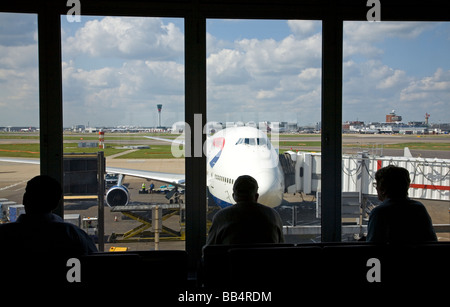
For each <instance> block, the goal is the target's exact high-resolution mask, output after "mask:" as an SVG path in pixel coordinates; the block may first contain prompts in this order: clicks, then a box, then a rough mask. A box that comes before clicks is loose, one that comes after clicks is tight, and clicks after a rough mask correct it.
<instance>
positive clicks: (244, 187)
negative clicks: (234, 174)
mask: <svg viewBox="0 0 450 307" xmlns="http://www.w3.org/2000/svg"><path fill="white" fill-rule="evenodd" d="M258 197H259V194H258V182H256V180H255V178H253V177H252V176H249V175H243V176H239V177H238V178H237V179H236V180H235V181H234V185H233V198H234V200H235V201H236V202H239V201H255V202H256V201H257V200H258Z"/></svg>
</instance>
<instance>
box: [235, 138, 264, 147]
mask: <svg viewBox="0 0 450 307" xmlns="http://www.w3.org/2000/svg"><path fill="white" fill-rule="evenodd" d="M240 144H245V145H250V146H256V145H258V146H267V147H269V148H270V143H268V142H267V139H266V138H240V139H239V140H238V141H237V142H236V145H240Z"/></svg>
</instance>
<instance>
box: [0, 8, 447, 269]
mask: <svg viewBox="0 0 450 307" xmlns="http://www.w3.org/2000/svg"><path fill="white" fill-rule="evenodd" d="M445 5H446V1H444V0H430V1H427V2H426V4H424V3H423V1H418V0H408V1H405V0H396V1H389V2H383V3H382V5H381V20H382V21H384V20H386V21H450V15H449V14H448V11H447V10H445V9H443V8H445ZM69 9H70V7H67V6H66V1H58V2H56V1H52V2H48V1H44V0H39V1H31V0H16V1H4V2H2V3H1V4H0V11H1V12H12V13H37V14H38V36H39V41H38V44H39V47H38V50H39V109H40V151H41V174H47V175H50V176H53V177H54V178H56V179H58V180H59V181H60V182H62V177H63V167H62V165H63V163H62V162H63V150H62V144H63V136H62V131H63V129H62V128H63V122H62V69H61V20H60V18H61V15H65V14H67V12H68V11H69ZM369 9H370V7H368V6H367V5H366V1H360V0H359V1H358V0H340V1H327V0H319V1H313V0H303V1H295V0H267V1H263V2H261V1H255V0H240V1H226V0H210V1H200V0H172V1H167V0H153V1H140V0H130V1H115V0H109V1H105V0H99V1H83V2H82V5H81V13H82V14H83V15H96V16H136V17H175V18H184V24H185V122H186V123H187V124H188V125H189V126H190V127H194V129H193V133H191V137H190V142H187V145H186V147H185V150H186V151H187V152H188V153H191V154H190V155H187V157H186V182H187V185H186V204H189V205H188V207H187V209H186V229H187V231H186V250H187V252H188V254H189V264H190V268H191V269H194V270H195V268H196V265H197V263H198V261H199V260H200V258H201V249H202V247H203V245H204V243H205V242H206V208H207V203H206V196H207V192H206V189H204V188H199V187H206V157H205V156H204V155H202V154H201V153H200V154H198V148H197V147H198V146H195V144H198V141H199V140H198V139H197V140H196V139H195V137H196V136H197V138H198V137H199V136H201V144H203V143H204V142H205V140H206V136H205V135H204V134H203V133H202V127H195V126H194V118H195V117H196V116H197V117H198V116H201V120H202V123H206V122H207V119H206V20H207V19H210V18H230V19H286V20H287V19H303V20H321V21H322V98H321V99H322V104H321V107H322V115H321V119H322V136H321V140H322V186H323V187H326V189H327V193H323V196H322V203H323V204H324V205H323V206H322V221H321V229H322V232H321V233H322V234H321V236H322V241H323V242H333V241H340V240H341V184H342V182H341V159H342V133H341V130H342V86H343V84H342V77H343V76H342V63H343V58H342V49H343V22H344V21H358V20H359V21H364V20H366V14H367V11H368V10H369ZM382 21H381V22H382ZM199 114H200V115H199ZM196 142H197V143H196ZM190 144H194V146H191V145H190ZM200 150H201V149H200ZM201 173H204V174H205V176H198V174H201ZM57 214H59V215H63V207H62V206H60V207H58V209H57Z"/></svg>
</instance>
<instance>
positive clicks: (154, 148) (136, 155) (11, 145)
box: [0, 133, 450, 159]
mask: <svg viewBox="0 0 450 307" xmlns="http://www.w3.org/2000/svg"><path fill="white" fill-rule="evenodd" d="M144 136H158V137H164V138H168V139H169V138H170V139H175V138H177V137H178V136H179V135H173V134H149V133H145V134H128V133H117V134H110V135H108V142H107V144H106V145H107V148H105V149H104V152H105V156H106V157H108V156H111V155H116V154H120V153H123V152H125V151H129V149H128V148H122V146H123V144H119V143H110V142H111V141H112V142H114V141H127V145H130V146H131V145H141V144H142V142H141V141H143V140H146V141H148V139H147V138H145V137H144ZM286 137H287V138H294V137H297V138H301V139H299V140H294V139H292V141H291V140H288V141H279V148H280V153H283V152H285V151H287V150H290V149H291V148H292V149H293V150H308V148H309V149H311V148H319V149H318V151H320V147H321V142H320V140H319V141H307V140H304V139H303V138H306V139H308V138H310V137H320V135H314V134H305V135H298V134H294V135H288V134H286V135H285V134H283V138H286ZM433 137H435V136H433V135H427V136H420V138H427V139H428V141H427V142H407V143H405V142H401V140H400V139H399V141H400V142H399V143H394V144H380V146H381V147H383V148H386V149H403V148H405V147H409V149H411V150H435V151H446V152H450V142H448V141H447V140H445V139H446V138H445V139H444V140H445V141H443V142H439V139H437V138H436V142H435V139H433ZM0 140H5V141H4V142H3V144H0V157H18V158H39V155H40V153H39V152H40V148H39V143H37V142H36V141H39V135H37V134H21V133H14V134H9V133H0ZM26 140H30V143H28V142H27V141H26ZM64 141H65V142H67V143H64V144H63V146H64V153H83V152H85V153H95V152H98V151H99V149H98V148H86V147H84V148H79V147H78V143H79V142H81V141H88V142H95V141H98V136H97V135H96V134H95V135H92V134H91V135H89V134H87V135H80V134H64ZM343 141H344V144H343V147H344V148H350V147H355V144H348V143H347V144H346V141H345V137H344V139H343ZM22 142H26V143H22ZM140 142H141V143H140ZM357 146H358V147H359V148H371V147H373V144H369V143H366V144H364V143H358V144H357ZM117 158H118V159H171V158H174V157H173V155H172V152H171V145H170V144H167V145H151V146H150V149H138V150H134V151H132V152H128V153H126V154H124V155H119V156H118V157H117Z"/></svg>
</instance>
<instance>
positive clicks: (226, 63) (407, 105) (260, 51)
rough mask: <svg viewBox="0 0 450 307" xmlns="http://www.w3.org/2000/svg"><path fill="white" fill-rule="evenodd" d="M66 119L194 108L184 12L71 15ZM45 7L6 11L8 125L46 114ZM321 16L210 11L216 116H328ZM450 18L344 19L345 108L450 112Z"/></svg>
mask: <svg viewBox="0 0 450 307" xmlns="http://www.w3.org/2000/svg"><path fill="white" fill-rule="evenodd" d="M61 23H62V45H63V48H62V49H63V63H62V67H63V71H62V74H63V99H64V126H67V127H68V126H72V125H75V124H84V125H87V124H90V125H91V126H117V125H135V126H155V125H157V123H158V116H157V111H156V105H157V104H159V103H161V104H163V111H162V124H163V125H167V126H170V125H172V124H173V123H174V122H176V121H183V119H184V33H183V32H184V25H183V20H182V19H166V18H163V19H160V18H127V17H125V18H118V17H117V18H116V17H85V16H82V17H81V22H72V23H70V22H68V21H67V20H66V17H65V16H62V18H61ZM36 27H37V26H36V16H35V15H16V14H0V126H8V125H36V126H37V125H38V113H37V110H38V77H37V75H38V69H37V57H38V55H37V40H38V38H37V28H36ZM321 30H322V29H321V22H319V21H255V20H253V21H248V20H247V21H246V20H208V22H207V32H208V33H207V48H208V49H207V70H208V76H207V77H208V78H207V82H208V83H207V84H208V93H207V94H208V96H207V97H208V106H207V108H208V114H207V118H208V120H209V121H221V122H227V121H250V120H252V121H288V122H298V123H299V124H301V125H313V124H315V123H317V122H319V121H320V111H321V108H320V100H321V84H320V81H321V39H322V35H321ZM448 54H450V23H423V22H422V23H412V22H408V23H388V22H383V21H382V22H379V23H369V22H346V23H345V25H344V88H343V102H344V110H343V120H344V121H346V120H363V121H366V122H370V121H384V120H385V115H386V114H387V113H389V112H390V111H391V110H393V109H394V110H396V112H397V114H399V115H402V116H403V119H404V121H406V122H407V121H423V120H424V115H425V113H426V112H428V113H429V114H431V118H430V121H431V122H436V123H438V122H450V115H449V114H450V57H449V56H448Z"/></svg>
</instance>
